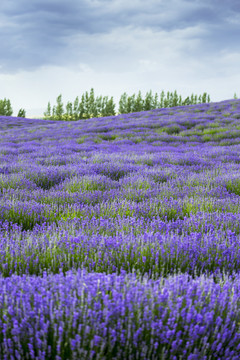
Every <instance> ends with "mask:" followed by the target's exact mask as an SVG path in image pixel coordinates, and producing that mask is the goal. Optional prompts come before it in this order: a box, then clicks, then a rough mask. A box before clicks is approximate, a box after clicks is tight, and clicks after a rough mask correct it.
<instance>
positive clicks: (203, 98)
mask: <svg viewBox="0 0 240 360" xmlns="http://www.w3.org/2000/svg"><path fill="white" fill-rule="evenodd" d="M202 102H203V103H204V104H205V103H206V102H207V93H206V92H204V93H203V96H202Z"/></svg>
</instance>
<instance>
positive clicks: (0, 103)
mask: <svg viewBox="0 0 240 360" xmlns="http://www.w3.org/2000/svg"><path fill="white" fill-rule="evenodd" d="M12 114H13V109H12V105H11V102H10V100H9V99H6V98H4V100H0V115H3V116H12Z"/></svg>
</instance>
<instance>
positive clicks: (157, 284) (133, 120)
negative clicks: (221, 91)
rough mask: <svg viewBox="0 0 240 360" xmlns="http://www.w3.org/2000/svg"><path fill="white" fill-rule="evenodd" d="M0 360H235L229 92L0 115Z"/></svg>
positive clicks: (239, 171) (238, 163)
mask: <svg viewBox="0 0 240 360" xmlns="http://www.w3.org/2000/svg"><path fill="white" fill-rule="evenodd" d="M0 359H3V360H14V359H18V360H19V359H38V360H45V359H49V360H50V359H57V360H60V359H64V360H65V359H66V360H72V359H77V360H78V359H83V360H90V359H94V360H97V359H98V360H100V359H101V360H105V359H106V360H110V359H111V360H112V359H113V360H114V359H115V360H117V359H129V360H130V359H131V360H135V359H136V360H140V359H141V360H143V359H144V360H149V359H150V360H152V359H165V360H168V359H170V360H208V359H209V360H210V359H214V360H219V359H224V360H239V359H240V100H239V99H238V100H227V101H222V102H218V103H205V104H198V105H191V106H178V107H173V108H164V109H154V110H150V111H144V112H138V113H132V114H122V115H118V116H109V117H103V118H92V119H88V120H79V121H75V122H64V121H50V120H32V119H24V118H14V117H1V116H0Z"/></svg>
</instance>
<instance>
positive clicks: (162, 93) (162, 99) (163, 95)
mask: <svg viewBox="0 0 240 360" xmlns="http://www.w3.org/2000/svg"><path fill="white" fill-rule="evenodd" d="M164 97H165V94H164V91H163V90H162V92H161V100H160V108H163V107H164Z"/></svg>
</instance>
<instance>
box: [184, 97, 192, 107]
mask: <svg viewBox="0 0 240 360" xmlns="http://www.w3.org/2000/svg"><path fill="white" fill-rule="evenodd" d="M190 104H191V100H190V99H189V96H188V97H187V98H186V99H185V100H184V102H183V105H190Z"/></svg>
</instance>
